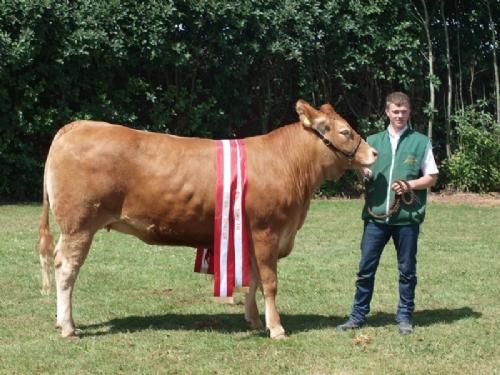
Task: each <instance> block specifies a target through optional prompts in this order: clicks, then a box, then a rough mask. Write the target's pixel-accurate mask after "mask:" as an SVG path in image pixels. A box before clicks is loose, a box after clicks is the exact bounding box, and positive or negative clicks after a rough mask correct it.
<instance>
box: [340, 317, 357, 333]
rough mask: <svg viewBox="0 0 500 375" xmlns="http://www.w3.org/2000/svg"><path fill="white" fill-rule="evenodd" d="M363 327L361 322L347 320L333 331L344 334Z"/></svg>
mask: <svg viewBox="0 0 500 375" xmlns="http://www.w3.org/2000/svg"><path fill="white" fill-rule="evenodd" d="M362 326H363V323H361V322H356V321H354V320H351V319H349V320H348V321H347V322H345V323H344V324H341V325H338V326H337V328H336V329H335V330H336V331H339V332H345V331H350V330H352V329H358V328H361V327H362Z"/></svg>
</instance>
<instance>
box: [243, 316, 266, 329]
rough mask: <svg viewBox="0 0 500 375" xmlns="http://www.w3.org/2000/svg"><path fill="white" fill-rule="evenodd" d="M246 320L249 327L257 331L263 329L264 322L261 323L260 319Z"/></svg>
mask: <svg viewBox="0 0 500 375" xmlns="http://www.w3.org/2000/svg"><path fill="white" fill-rule="evenodd" d="M246 321H247V323H248V326H249V327H250V328H251V329H254V330H258V331H260V330H262V329H264V324H262V321H261V320H260V319H255V320H250V319H247V320H246Z"/></svg>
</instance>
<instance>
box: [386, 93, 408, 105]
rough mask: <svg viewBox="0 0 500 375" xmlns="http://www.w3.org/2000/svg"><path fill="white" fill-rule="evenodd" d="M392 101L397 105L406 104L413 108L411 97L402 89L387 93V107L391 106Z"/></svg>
mask: <svg viewBox="0 0 500 375" xmlns="http://www.w3.org/2000/svg"><path fill="white" fill-rule="evenodd" d="M391 103H392V104H395V105H397V106H400V105H406V106H408V108H411V102H410V97H409V96H408V95H406V94H405V93H404V92H401V91H396V92H392V93H390V94H389V95H387V97H386V98H385V108H387V107H389V104H391Z"/></svg>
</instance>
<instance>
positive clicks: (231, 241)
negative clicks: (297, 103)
mask: <svg viewBox="0 0 500 375" xmlns="http://www.w3.org/2000/svg"><path fill="white" fill-rule="evenodd" d="M216 143H217V178H216V189H215V190H216V193H215V194H216V197H215V220H214V247H213V249H197V252H196V260H195V269H194V270H195V272H202V273H213V274H214V296H215V297H218V298H219V299H220V300H223V301H227V302H232V295H233V291H234V289H235V288H246V287H248V285H249V273H248V264H249V263H248V249H247V247H248V246H247V245H248V239H247V232H246V224H245V192H246V184H247V175H246V152H245V144H244V142H243V140H222V141H217V142H216Z"/></svg>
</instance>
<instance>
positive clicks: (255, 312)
mask: <svg viewBox="0 0 500 375" xmlns="http://www.w3.org/2000/svg"><path fill="white" fill-rule="evenodd" d="M258 285H259V279H258V276H257V275H256V274H255V272H254V269H253V268H252V269H251V271H250V290H249V291H248V293H247V295H246V296H245V320H246V321H247V322H248V324H249V325H250V327H251V328H252V329H262V328H264V326H263V324H262V321H261V320H260V317H259V309H258V308H257V301H256V300H255V292H256V291H257V286H258Z"/></svg>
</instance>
